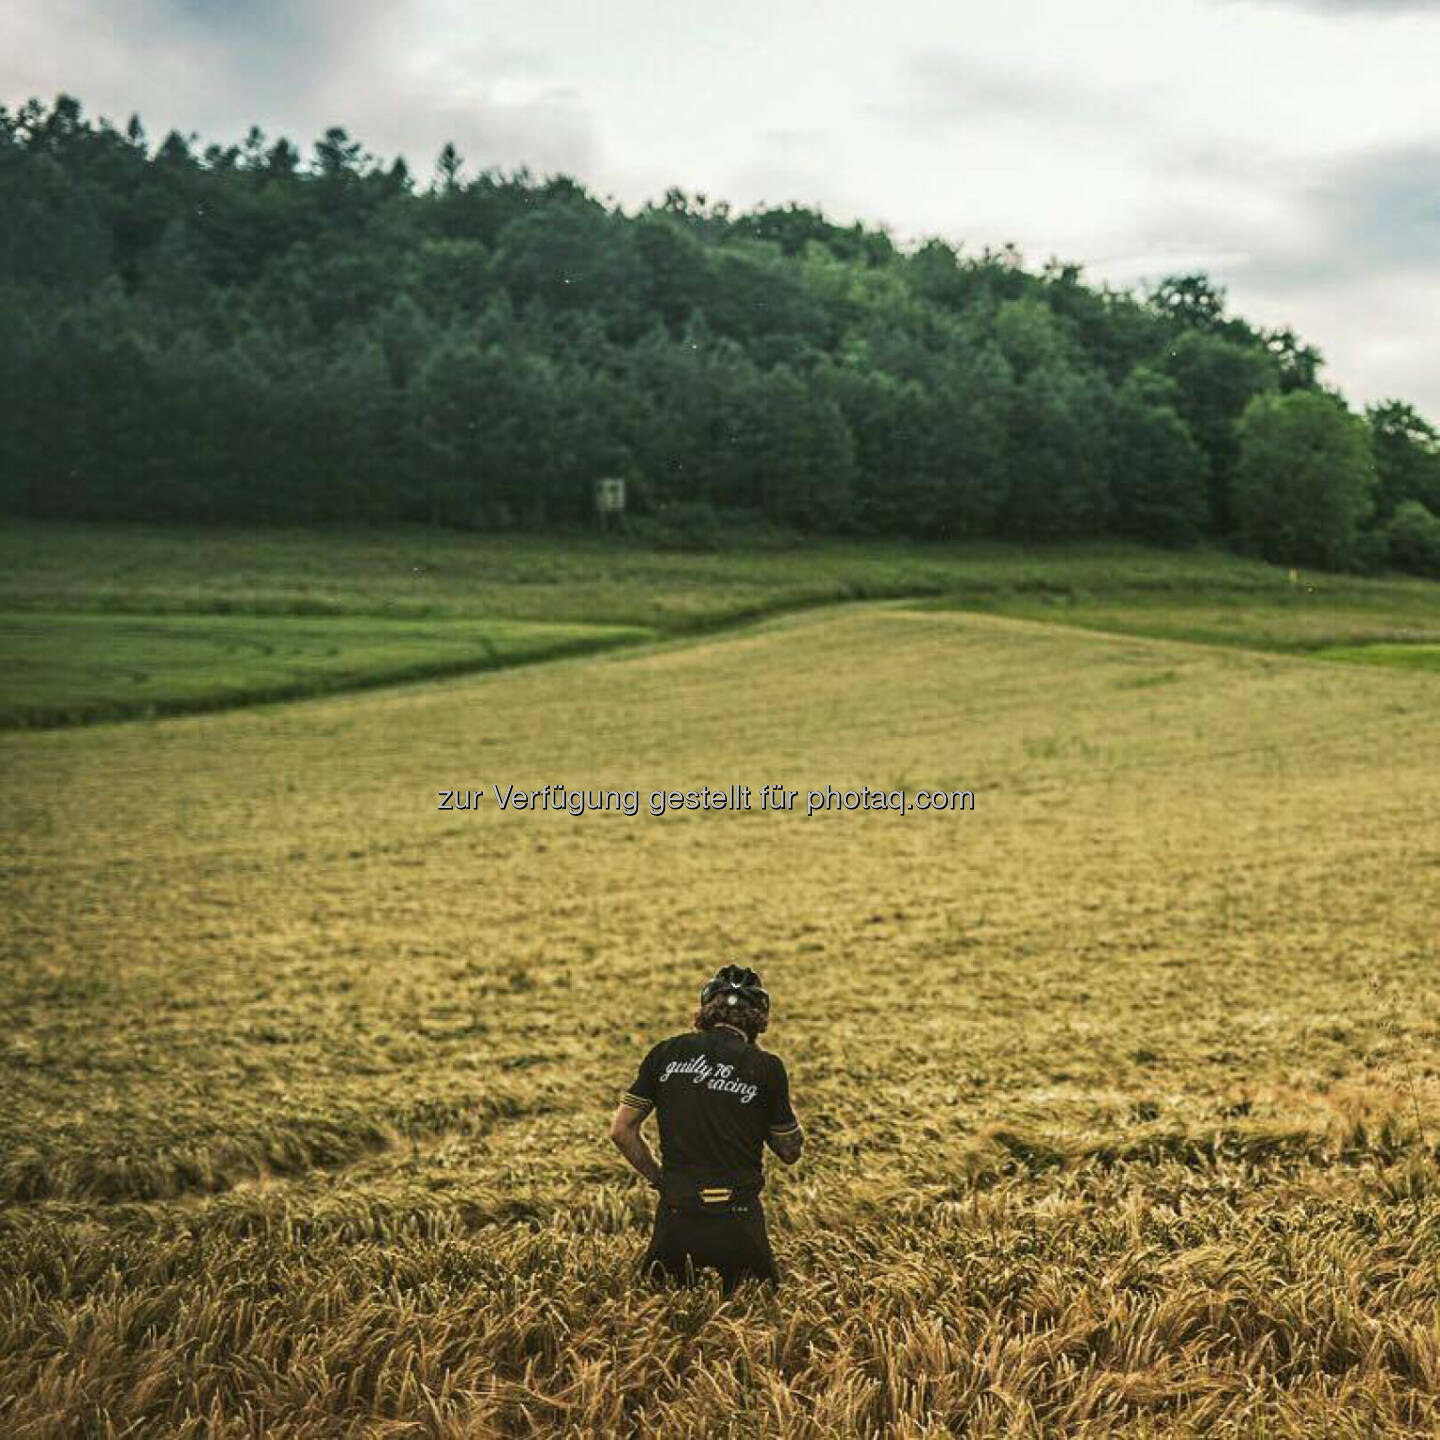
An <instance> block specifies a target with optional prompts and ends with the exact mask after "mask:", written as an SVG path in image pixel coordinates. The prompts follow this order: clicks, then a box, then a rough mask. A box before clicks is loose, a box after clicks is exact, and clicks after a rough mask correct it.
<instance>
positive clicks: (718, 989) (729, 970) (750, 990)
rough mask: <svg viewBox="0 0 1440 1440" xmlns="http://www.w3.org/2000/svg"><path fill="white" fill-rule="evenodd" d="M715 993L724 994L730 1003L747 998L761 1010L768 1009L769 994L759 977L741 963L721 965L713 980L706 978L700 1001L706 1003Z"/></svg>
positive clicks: (736, 1002)
mask: <svg viewBox="0 0 1440 1440" xmlns="http://www.w3.org/2000/svg"><path fill="white" fill-rule="evenodd" d="M717 995H725V996H727V997H728V999H729V1003H730V1004H732V1005H735V1004H738V1003H739V1002H740V1001H741V1000H748V1001H749V1002H750V1003H751V1004H752V1005H758V1006H759V1007H760V1009H762V1010H767V1011H768V1010H769V1009H770V996H769V995H768V994H767V993H766V991H765V990H764V988H763V987H762V986H761V984H760V977H759V976H758V975H757V974H756V973H755V972H754V971H753V970H747V969H745V967H744V966H743V965H722V966H721V967H720V968H719V970H717V971H716V972H715V978H714V979H713V980H707V981H706V982H705V987H704V989H702V990H701V991H700V1003H701V1004H702V1005H708V1004H709V1003H710V1002H711V1001H712V1000H713V999H714V998H715V997H716V996H717Z"/></svg>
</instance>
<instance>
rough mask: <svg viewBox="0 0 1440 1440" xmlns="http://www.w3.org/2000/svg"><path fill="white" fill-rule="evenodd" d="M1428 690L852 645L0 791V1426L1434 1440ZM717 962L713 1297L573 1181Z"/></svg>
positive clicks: (596, 680) (347, 710)
mask: <svg viewBox="0 0 1440 1440" xmlns="http://www.w3.org/2000/svg"><path fill="white" fill-rule="evenodd" d="M1437 683H1440V682H1437V680H1436V678H1435V677H1434V676H1433V675H1430V674H1425V673H1422V672H1418V671H1417V672H1413V673H1410V672H1403V671H1398V670H1395V671H1390V670H1383V669H1371V668H1365V667H1346V666H1342V665H1335V664H1326V663H1323V662H1319V661H1314V660H1310V659H1305V658H1298V657H1296V658H1291V657H1286V656H1276V655H1261V654H1257V653H1252V652H1247V651H1244V650H1239V649H1216V648H1207V647H1204V646H1200V645H1189V644H1184V643H1179V642H1175V641H1166V640H1154V639H1142V638H1134V637H1125V636H1117V635H1104V634H1096V633H1087V632H1084V631H1080V630H1076V629H1074V628H1064V627H1060V626H1053V625H1047V624H1043V623H1036V622H1031V621H1024V620H1015V619H1008V618H1003V617H1000V616H994V615H978V614H967V613H962V612H956V611H920V610H917V609H912V608H906V607H905V606H904V605H903V604H894V603H885V604H872V605H860V606H852V607H847V608H845V609H843V610H837V611H818V612H813V613H808V614H805V615H801V616H792V617H789V618H786V619H780V620H774V621H770V622H767V623H765V624H763V625H759V626H756V627H754V628H752V629H750V630H747V631H741V632H735V633H731V634H727V635H723V636H712V637H709V638H703V639H696V640H691V641H689V642H683V643H669V644H665V645H657V646H654V647H651V648H649V649H644V650H632V651H627V652H621V653H613V654H607V655H599V656H590V657H586V658H581V659H570V660H562V661H557V662H555V663H552V664H547V665H542V666H537V667H534V668H529V669H524V670H516V671H510V672H502V673H496V674H490V675H484V676H477V677H472V678H467V679H463V680H453V681H443V682H436V683H433V684H428V685H425V686H423V687H416V688H410V689H398V690H394V691H384V692H366V693H361V694H353V695H346V696H340V697H334V698H328V699H323V700H315V701H309V702H305V703H301V704H296V705H291V706H284V707H272V708H264V709H259V710H254V711H240V712H236V713H231V714H225V715H206V716H196V717H190V718H184V719H171V720H164V721H157V722H154V723H146V724H126V725H113V726H101V727H96V728H91V729H88V730H82V731H71V732H46V733H33V734H30V733H26V734H9V735H4V736H0V776H3V778H0V806H3V810H0V852H3V853H0V886H3V889H0V903H3V905H4V913H5V914H6V916H7V922H8V923H7V924H6V925H5V927H4V935H3V939H0V945H3V949H0V1002H3V1007H4V1009H3V1013H4V1024H3V1027H0V1088H3V1093H4V1096H5V1103H4V1106H3V1108H0V1433H3V1434H4V1435H6V1436H11V1437H16V1440H21V1437H24V1440H40V1437H61V1436H67V1437H68V1436H72V1435H81V1436H97V1437H99V1436H104V1437H118V1436H151V1435H172V1434H174V1435H185V1436H197V1437H198V1436H220V1437H231V1436H234V1437H240V1436H261V1435H264V1436H276V1437H287V1436H296V1437H298V1436H312V1435H325V1436H329V1435H341V1436H436V1437H460V1436H502V1435H532V1434H533V1435H558V1436H567V1435H573V1436H580V1435H586V1436H588V1435H621V1436H657V1437H658V1436H666V1437H670V1436H716V1437H721V1436H727V1437H728V1436H737V1437H738V1436H760V1435H764V1436H785V1437H792V1436H793V1437H802V1436H803V1437H810V1436H815V1437H819V1436H835V1435H855V1436H891V1435H895V1436H907V1437H909V1436H931V1435H942V1434H947V1435H948V1434H955V1433H963V1434H970V1435H976V1436H1002V1435H1003V1436H1011V1435H1017V1436H1018V1435H1027V1436H1028V1435H1050V1434H1057V1435H1058V1434H1065V1435H1078V1436H1146V1435H1181V1434H1235V1435H1255V1436H1260V1435H1266V1436H1279V1435H1294V1436H1313V1435H1334V1436H1344V1435H1354V1436H1371V1435H1386V1434H1394V1435H1398V1434H1428V1433H1434V1432H1435V1431H1436V1429H1437V1427H1440V1259H1437V1257H1440V1249H1437V1240H1440V1186H1437V1181H1436V1170H1435V1160H1436V1142H1437V1140H1440V1094H1437V1066H1436V1038H1437V1026H1436V1019H1435V1017H1436V1014H1437V999H1440V983H1437V978H1436V975H1437V969H1436V961H1437V958H1440V955H1437V946H1436V940H1435V919H1436V895H1437V893H1440V826H1437V814H1440V707H1437V704H1436V700H1437V690H1436V685H1437ZM496 783H499V784H501V785H502V786H503V785H506V784H511V783H514V784H516V785H517V786H519V787H521V788H527V787H539V786H542V785H544V784H547V783H549V784H556V783H562V784H567V785H571V786H576V787H587V788H595V787H599V786H604V787H620V788H637V789H639V790H640V791H641V793H642V796H643V795H646V794H648V793H649V792H650V791H651V790H654V789H660V788H682V789H683V788H690V787H694V786H698V785H700V784H708V785H710V786H711V787H717V786H723V785H729V784H733V783H745V784H749V785H751V786H752V787H754V788H755V789H756V791H757V792H758V787H759V786H760V785H763V784H765V783H775V784H781V785H785V786H787V787H789V788H791V789H795V790H798V791H799V792H800V801H799V808H798V809H797V811H795V812H791V813H785V814H774V813H760V812H758V811H752V812H749V813H709V814H695V813H680V814H678V815H668V816H666V817H664V818H659V819H657V818H653V817H651V816H650V815H649V814H648V812H647V811H646V809H645V808H644V806H643V804H642V808H641V812H640V814H638V815H636V816H634V817H627V816H624V815H619V814H613V813H611V814H604V815H585V816H582V817H574V816H571V815H568V814H558V813H534V812H518V811H513V810H512V811H510V812H508V813H501V812H500V811H499V810H498V809H497V808H496V806H495V804H494V803H493V800H490V799H487V800H486V801H485V802H483V803H482V805H481V807H480V808H479V809H478V810H475V811H471V812H466V813H453V812H450V813H447V812H440V811H438V810H437V792H438V791H440V790H442V789H453V788H463V789H482V788H485V787H489V786H490V785H492V784H496ZM827 784H829V785H833V786H835V787H837V788H849V787H858V786H860V785H862V784H863V785H867V786H869V787H871V788H872V789H873V788H877V787H879V788H884V789H886V790H890V789H895V788H903V789H905V790H908V791H914V790H917V789H921V788H944V789H947V790H948V789H955V788H963V789H968V790H970V791H972V792H973V794H974V809H973V810H971V811H967V812H964V813H948V814H923V813H910V814H904V815H897V814H893V813H887V812H873V811H872V812H868V813H865V812H857V813H846V814H835V813H830V814H826V815H816V816H814V817H812V818H806V817H805V815H804V813H803V806H804V799H805V792H806V791H807V790H808V789H810V788H823V786H825V785H827ZM725 960H737V961H740V962H743V963H746V964H749V965H753V966H754V967H755V968H756V969H758V970H759V971H760V972H761V974H762V975H763V977H764V979H765V982H766V984H767V986H768V987H769V988H770V990H771V992H772V995H773V996H774V1005H775V1008H774V1016H773V1020H772V1027H771V1031H770V1034H769V1036H768V1037H767V1041H766V1043H767V1045H768V1046H769V1047H770V1048H773V1049H775V1050H777V1051H778V1052H779V1053H780V1054H782V1055H783V1056H784V1057H785V1059H786V1062H787V1065H788V1067H789V1070H790V1074H791V1080H792V1086H793V1093H794V1098H795V1103H796V1108H797V1111H798V1113H799V1115H800V1117H801V1119H802V1121H803V1122H804V1123H805V1125H806V1128H807V1131H808V1134H809V1143H808V1147H807V1153H806V1155H805V1157H804V1159H803V1160H802V1162H801V1163H800V1165H799V1166H797V1167H796V1168H795V1169H794V1170H793V1171H785V1172H784V1173H780V1174H775V1173H772V1175H771V1182H770V1188H769V1190H768V1192H767V1194H768V1202H767V1205H768V1210H769V1214H770V1219H771V1229H772V1235H773V1239H774V1242H775V1247H776V1252H777V1256H778V1258H779V1261H780V1264H781V1267H782V1270H783V1272H784V1275H785V1281H784V1284H783V1286H782V1287H781V1289H780V1290H779V1292H778V1293H776V1294H773V1295H772V1294H769V1293H767V1292H765V1291H763V1290H759V1289H756V1288H753V1287H749V1286H746V1287H742V1288H741V1290H740V1291H739V1292H738V1293H737V1294H736V1295H735V1296H734V1297H733V1298H731V1299H729V1300H722V1299H721V1298H720V1296H719V1292H718V1286H715V1285H710V1286H707V1287H702V1288H700V1289H699V1290H696V1291H693V1292H670V1293H667V1292H664V1291H652V1290H647V1289H642V1288H639V1287H637V1286H636V1285H635V1283H634V1279H633V1268H634V1265H635V1263H636V1261H637V1260H638V1257H639V1254H640V1252H641V1249H642V1248H643V1245H644V1241H645V1238H646V1235H647V1229H648V1218H649V1213H650V1205H649V1192H648V1191H646V1190H645V1189H644V1187H643V1186H642V1185H641V1184H640V1182H639V1181H638V1180H636V1179H634V1178H633V1177H631V1176H629V1175H628V1173H627V1172H626V1171H625V1169H624V1167H623V1164H622V1162H621V1160H620V1158H619V1156H618V1155H617V1154H616V1153H615V1151H614V1150H613V1148H612V1147H611V1146H610V1145H609V1142H608V1140H607V1139H606V1136H605V1129H606V1124H607V1121H608V1117H609V1113H610V1111H611V1109H612V1108H613V1106H614V1103H615V1100H616V1097H617V1094H618V1092H619V1090H620V1089H622V1088H623V1087H624V1086H625V1085H626V1084H627V1083H628V1081H629V1080H630V1079H631V1078H632V1076H633V1072H634V1066H635V1064H636V1063H637V1061H638V1059H639V1057H640V1056H641V1054H643V1052H644V1050H645V1049H646V1048H647V1047H648V1046H649V1045H650V1044H651V1043H652V1042H653V1041H654V1040H655V1039H658V1038H660V1037H661V1036H663V1035H665V1034H668V1033H672V1032H673V1031H675V1030H679V1029H682V1028H684V1027H685V1025H686V1024H687V1022H688V1016H689V1013H690V1010H691V1008H692V1006H693V998H694V992H695V990H696V988H697V987H698V985H699V984H700V982H701V981H702V980H703V979H704V978H705V977H706V976H707V975H708V974H709V973H710V972H711V971H712V970H713V968H714V967H715V965H716V964H718V963H721V962H723V961H725Z"/></svg>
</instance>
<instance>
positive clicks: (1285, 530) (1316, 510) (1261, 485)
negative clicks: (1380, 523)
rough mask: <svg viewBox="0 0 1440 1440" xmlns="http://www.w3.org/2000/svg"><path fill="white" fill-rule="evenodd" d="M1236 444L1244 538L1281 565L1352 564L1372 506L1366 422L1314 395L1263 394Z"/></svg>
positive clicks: (1238, 513) (1236, 496)
mask: <svg viewBox="0 0 1440 1440" xmlns="http://www.w3.org/2000/svg"><path fill="white" fill-rule="evenodd" d="M1238 439H1239V446H1240V457H1239V462H1238V464H1237V466H1236V470H1235V480H1234V487H1233V494H1232V501H1233V505H1234V511H1235V520H1236V527H1237V532H1238V534H1239V536H1240V538H1241V540H1242V541H1243V542H1244V543H1245V544H1246V545H1248V546H1249V547H1251V548H1253V549H1254V550H1256V551H1258V552H1259V553H1260V554H1261V555H1263V556H1264V557H1265V558H1266V559H1267V560H1272V561H1275V562H1277V563H1280V564H1292V565H1318V566H1322V567H1325V568H1328V569H1339V568H1342V567H1344V566H1345V565H1347V564H1349V563H1351V561H1352V560H1353V558H1354V554H1355V547H1356V541H1357V539H1358V536H1359V532H1360V524H1361V522H1362V521H1363V520H1364V519H1365V518H1366V517H1367V516H1368V515H1369V514H1370V512H1371V509H1372V508H1373V504H1374V501H1373V497H1372V491H1373V490H1374V486H1375V468H1374V462H1373V459H1372V457H1371V453H1370V441H1369V435H1368V433H1367V431H1366V427H1365V424H1364V422H1363V421H1362V420H1360V419H1359V418H1358V417H1356V416H1354V415H1352V414H1351V413H1350V412H1349V411H1348V410H1347V409H1346V408H1345V407H1344V405H1343V404H1341V403H1339V402H1337V401H1336V400H1334V399H1333V398H1331V397H1330V396H1328V395H1324V394H1319V393H1316V392H1314V391H1309V390H1296V391H1292V392H1291V393H1290V394H1289V395H1257V396H1256V397H1255V398H1254V399H1253V400H1252V401H1251V402H1250V404H1249V405H1248V406H1247V407H1246V409H1245V414H1244V416H1243V417H1242V418H1241V421H1240V424H1239V426H1238Z"/></svg>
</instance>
